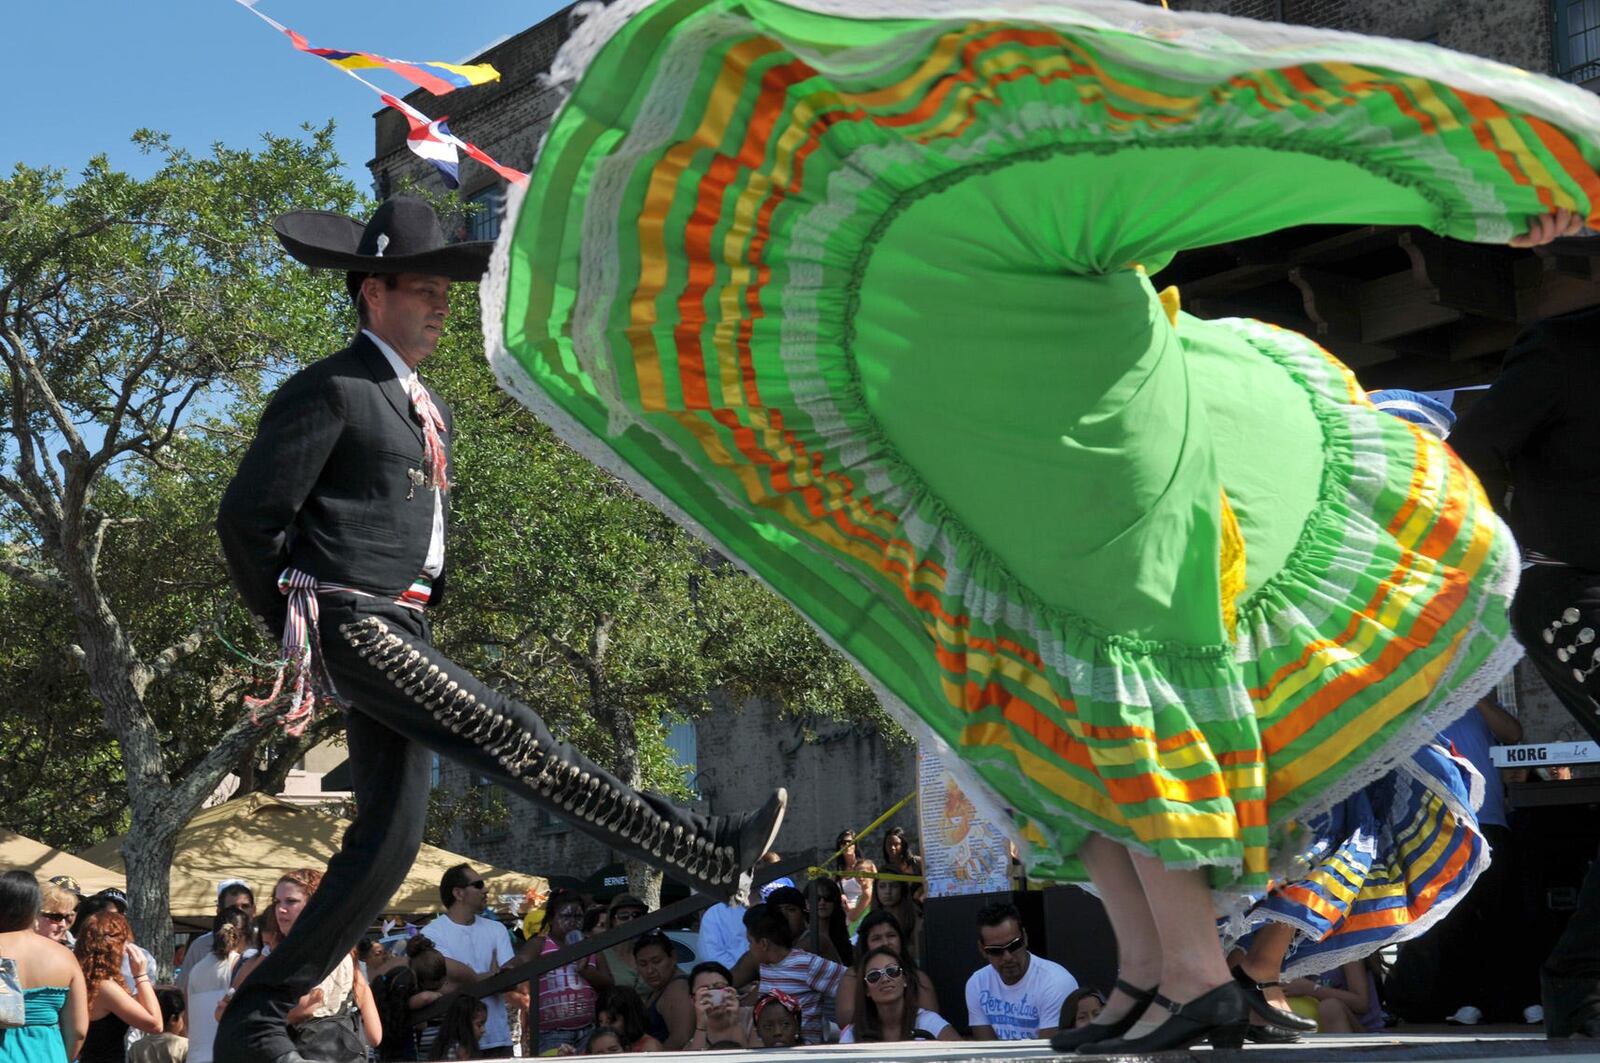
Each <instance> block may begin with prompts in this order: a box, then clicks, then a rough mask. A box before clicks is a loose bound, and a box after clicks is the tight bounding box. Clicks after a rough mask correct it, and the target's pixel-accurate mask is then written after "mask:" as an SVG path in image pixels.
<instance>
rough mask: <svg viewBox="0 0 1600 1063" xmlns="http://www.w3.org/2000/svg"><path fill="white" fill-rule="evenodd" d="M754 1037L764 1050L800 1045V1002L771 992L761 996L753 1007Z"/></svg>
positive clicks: (774, 991)
mask: <svg viewBox="0 0 1600 1063" xmlns="http://www.w3.org/2000/svg"><path fill="white" fill-rule="evenodd" d="M755 1020H756V1036H757V1037H759V1038H761V1044H762V1047H764V1048H793V1047H794V1046H795V1045H798V1044H799V1043H800V1002H799V1001H798V1000H796V999H795V998H794V997H791V996H790V995H789V994H788V993H784V992H780V991H779V990H776V989H774V990H772V991H770V992H767V993H763V994H762V995H761V999H760V1000H758V1001H756V1007H755Z"/></svg>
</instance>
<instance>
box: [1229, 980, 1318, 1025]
mask: <svg viewBox="0 0 1600 1063" xmlns="http://www.w3.org/2000/svg"><path fill="white" fill-rule="evenodd" d="M1233 980H1234V981H1235V982H1237V983H1239V988H1240V989H1242V990H1244V999H1245V1003H1246V1004H1249V1005H1250V1010H1251V1011H1253V1012H1255V1013H1256V1016H1257V1017H1258V1018H1260V1019H1262V1020H1263V1021H1264V1022H1266V1024H1267V1025H1268V1026H1276V1027H1277V1028H1278V1029H1280V1030H1287V1031H1289V1032H1290V1033H1316V1032H1317V1020H1316V1019H1308V1018H1306V1017H1305V1016H1304V1015H1296V1014H1295V1013H1294V1012H1292V1011H1285V1010H1284V1009H1282V1008H1277V1007H1273V1005H1272V1001H1270V1000H1268V999H1267V994H1266V993H1265V992H1264V990H1267V989H1282V988H1283V983H1282V982H1258V981H1256V980H1255V979H1254V978H1251V977H1250V976H1249V975H1248V974H1246V973H1245V969H1244V968H1243V967H1235V968H1233ZM1258 1028H1259V1027H1258ZM1266 1043H1269V1044H1287V1043H1288V1042H1284V1041H1272V1042H1266Z"/></svg>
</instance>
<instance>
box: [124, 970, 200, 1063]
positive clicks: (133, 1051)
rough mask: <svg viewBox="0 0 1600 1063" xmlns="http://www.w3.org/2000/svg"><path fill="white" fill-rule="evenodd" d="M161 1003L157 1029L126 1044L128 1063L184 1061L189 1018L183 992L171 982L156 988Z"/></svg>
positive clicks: (187, 1045) (187, 1047)
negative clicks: (159, 1020) (159, 1021)
mask: <svg viewBox="0 0 1600 1063" xmlns="http://www.w3.org/2000/svg"><path fill="white" fill-rule="evenodd" d="M156 1002H157V1003H158V1004H160V1005H161V1032H160V1033H158V1034H153V1035H151V1036H149V1037H141V1038H139V1040H137V1041H135V1042H133V1044H131V1045H129V1046H128V1063H185V1061H186V1060H187V1059H188V1058H189V1036H188V1035H189V1021H188V1015H187V1014H186V1006H185V1004H184V1002H183V994H182V993H181V992H179V991H178V989H177V988H176V987H174V986H162V987H161V988H160V989H158V990H156Z"/></svg>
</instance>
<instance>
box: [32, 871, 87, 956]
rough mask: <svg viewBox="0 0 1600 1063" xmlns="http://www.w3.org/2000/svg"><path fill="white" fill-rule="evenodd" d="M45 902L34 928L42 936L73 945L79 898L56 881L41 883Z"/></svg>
mask: <svg viewBox="0 0 1600 1063" xmlns="http://www.w3.org/2000/svg"><path fill="white" fill-rule="evenodd" d="M39 893H40V895H41V896H42V897H43V902H44V903H43V904H42V905H41V906H40V908H39V918H38V919H37V920H35V921H34V924H33V929H34V930H35V932H37V933H38V934H39V936H40V937H47V938H49V939H50V940H51V941H54V942H57V943H59V944H62V945H65V946H66V947H67V948H69V949H70V948H71V947H72V919H73V916H74V914H75V913H76V912H77V909H78V898H77V897H76V896H74V895H73V894H72V893H71V892H70V891H68V890H65V889H63V888H62V887H60V886H58V885H56V884H55V883H54V882H41V883H39Z"/></svg>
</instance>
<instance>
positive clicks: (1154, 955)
mask: <svg viewBox="0 0 1600 1063" xmlns="http://www.w3.org/2000/svg"><path fill="white" fill-rule="evenodd" d="M1078 857H1079V859H1081V860H1082V861H1083V866H1084V867H1085V868H1086V869H1087V870H1088V872H1089V881H1090V882H1092V883H1093V884H1094V888H1095V891H1096V892H1098V893H1099V894H1100V902H1101V903H1102V904H1104V905H1105V909H1106V917H1107V918H1109V919H1110V920H1111V930H1112V932H1113V933H1114V934H1115V935H1116V938H1117V977H1118V978H1120V979H1122V980H1123V981H1124V982H1127V983H1128V984H1129V985H1132V986H1136V987H1138V988H1140V989H1154V988H1155V987H1156V981H1157V979H1159V978H1160V977H1161V941H1160V938H1159V937H1158V936H1157V935H1156V924H1155V920H1154V919H1153V918H1152V917H1151V915H1150V905H1149V904H1147V903H1146V902H1145V897H1144V887H1143V886H1141V885H1140V883H1139V876H1138V874H1137V873H1136V872H1135V871H1134V869H1133V862H1132V861H1131V860H1129V859H1128V850H1126V849H1124V848H1123V847H1122V846H1120V845H1118V844H1117V843H1116V842H1114V841H1111V840H1110V839H1109V838H1105V837H1103V836H1101V835H1098V834H1095V835H1092V836H1090V838H1089V840H1088V841H1086V842H1084V844H1083V845H1082V846H1081V847H1080V848H1079V849H1078ZM1132 1006H1133V1001H1132V1000H1131V999H1129V997H1128V995H1127V994H1126V993H1124V992H1122V991H1121V990H1120V989H1116V990H1113V991H1112V993H1111V996H1110V998H1109V999H1108V1000H1107V1001H1106V1006H1105V1007H1104V1008H1102V1009H1101V1011H1100V1014H1099V1015H1098V1016H1097V1017H1096V1018H1095V1019H1094V1022H1095V1023H1098V1024H1099V1025H1101V1026H1108V1025H1110V1024H1112V1023H1114V1022H1116V1021H1117V1020H1118V1019H1121V1018H1122V1017H1123V1016H1124V1015H1126V1014H1127V1013H1128V1009H1129V1008H1130V1007H1132Z"/></svg>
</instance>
